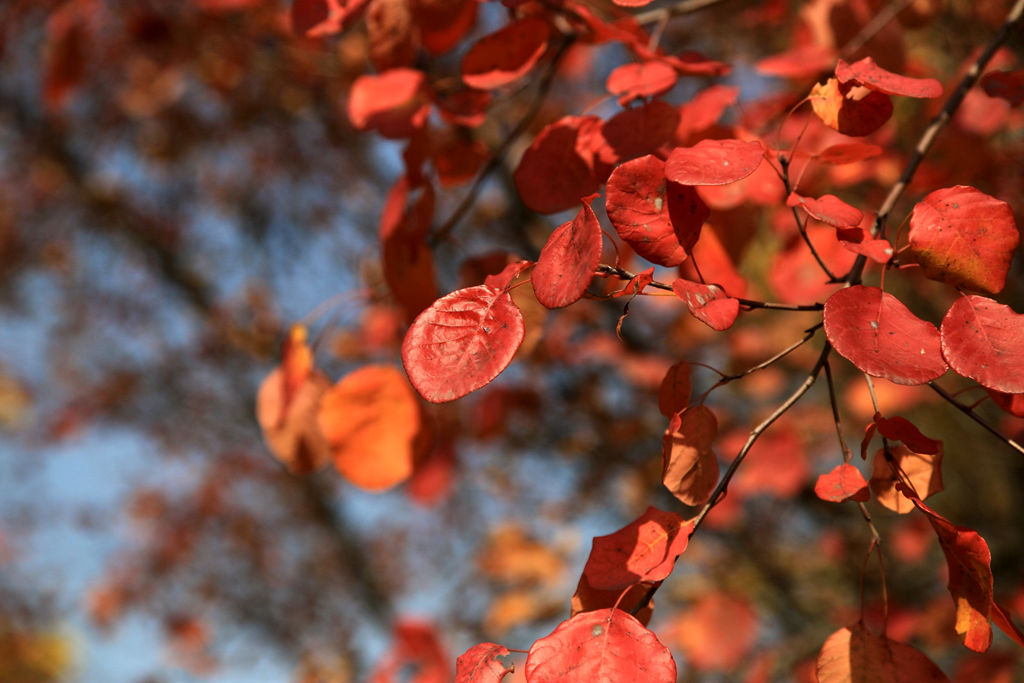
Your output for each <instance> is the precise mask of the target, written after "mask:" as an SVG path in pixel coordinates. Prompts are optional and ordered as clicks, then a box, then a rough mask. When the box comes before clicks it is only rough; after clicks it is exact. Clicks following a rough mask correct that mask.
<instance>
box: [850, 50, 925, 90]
mask: <svg viewBox="0 0 1024 683" xmlns="http://www.w3.org/2000/svg"><path fill="white" fill-rule="evenodd" d="M836 78H838V79H839V82H840V83H842V84H843V85H846V84H847V83H850V82H851V81H852V82H853V83H854V84H856V85H862V86H864V87H865V88H868V89H869V90H874V91H875V92H880V93H885V94H886V95H905V96H907V97H925V98H931V97H941V96H942V84H941V83H939V82H938V81H937V80H935V79H934V78H910V77H909V76H901V75H899V74H894V73H893V72H891V71H886V70H885V69H883V68H882V67H880V66H878V65H877V64H875V60H873V59H871V57H865V58H864V59H862V60H860V61H859V62H854V63H853V64H847V63H846V62H844V61H843V60H841V59H840V60H839V64H838V65H837V66H836Z"/></svg>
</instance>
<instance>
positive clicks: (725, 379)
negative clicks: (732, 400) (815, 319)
mask: <svg viewBox="0 0 1024 683" xmlns="http://www.w3.org/2000/svg"><path fill="white" fill-rule="evenodd" d="M822 325H824V323H818V324H817V325H814V326H813V327H809V328H807V329H806V330H804V336H803V337H801V338H800V339H798V340H797V341H795V342H793V343H792V344H790V345H789V346H787V347H786V348H784V349H782V350H781V351H779V352H778V353H776V354H775V355H774V356H772V357H771V358H769V359H768V360H765V361H762V362H760V363H758V364H757V365H754V366H752V367H749V368H747V369H746V370H744V371H743V372H740V373H737V374H735V375H722V378H721V379H720V380H718V382H717V383H716V385H715V387H712V388H717V387H720V386H724V385H726V384H728V383H729V382H734V381H736V380H738V379H741V378H743V377H746V376H747V375H750V374H752V373H755V372H757V371H758V370H764V369H765V368H767V367H768V366H770V365H772V364H774V363H776V362H777V361H780V360H782V359H783V358H785V357H786V356H788V355H789V354H790V353H792V352H793V351H796V350H797V349H798V348H800V347H801V346H803V345H804V344H806V343H807V342H809V341H810V340H811V338H812V337H813V336H814V334H815V333H816V332H817V331H818V330H819V329H821V327H822ZM825 368H826V370H827V369H828V364H827V363H826V364H825Z"/></svg>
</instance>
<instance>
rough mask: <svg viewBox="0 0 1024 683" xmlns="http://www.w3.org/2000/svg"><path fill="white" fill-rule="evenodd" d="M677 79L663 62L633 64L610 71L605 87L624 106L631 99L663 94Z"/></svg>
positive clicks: (674, 73)
mask: <svg viewBox="0 0 1024 683" xmlns="http://www.w3.org/2000/svg"><path fill="white" fill-rule="evenodd" d="M677 78H678V76H677V75H676V70H675V69H673V68H672V67H671V66H669V65H668V64H666V63H665V62H662V61H659V60H651V61H647V62H634V63H632V64H623V65H622V66H618V67H615V68H614V69H612V72H611V73H610V74H609V75H608V80H607V82H606V84H605V87H606V88H607V89H608V92H609V93H611V94H612V95H617V96H618V98H619V104H621V105H623V106H625V105H626V104H627V103H629V101H630V100H632V99H636V98H646V97H657V96H658V95H663V94H665V93H666V92H668V91H669V90H671V89H672V87H673V86H674V85H675V84H676V79H677Z"/></svg>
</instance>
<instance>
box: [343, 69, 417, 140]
mask: <svg viewBox="0 0 1024 683" xmlns="http://www.w3.org/2000/svg"><path fill="white" fill-rule="evenodd" d="M429 113H430V104H429V103H428V102H427V97H426V76H425V75H424V73H423V72H422V71H419V70H417V69H391V70H389V71H385V72H384V73H381V74H376V75H364V76H360V77H359V78H357V79H356V80H355V83H353V84H352V90H351V92H349V96H348V118H349V120H350V121H352V125H353V126H355V127H356V128H358V129H359V130H376V131H377V132H378V133H380V134H381V135H383V136H384V137H386V138H407V137H409V136H410V135H412V134H413V131H415V130H416V129H417V128H420V127H421V126H423V124H424V123H425V122H426V120H427V115H428V114H429Z"/></svg>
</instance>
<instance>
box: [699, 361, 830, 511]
mask: <svg viewBox="0 0 1024 683" xmlns="http://www.w3.org/2000/svg"><path fill="white" fill-rule="evenodd" d="M831 351H832V345H831V344H829V343H828V342H825V348H823V349H822V350H821V355H819V356H818V361H817V362H816V363H815V364H814V367H813V368H811V371H810V372H809V373H807V378H806V379H804V381H803V383H802V384H801V385H800V386H799V387H798V388H797V390H796V391H794V392H793V393H792V394H790V395H789V398H787V399H786V400H785V401H783V402H782V403H781V404H780V405H779V407H778V408H776V409H775V411H774V412H773V413H772V414H771V415H769V416H768V417H766V418H765V419H764V420H762V421H761V423H760V424H758V425H757V426H756V427H754V428H753V429H752V430H750V436H748V437H747V441H746V443H744V444H743V448H741V449H740V452H739V453H737V454H736V457H735V458H734V459H733V461H732V462H731V463H730V464H729V469H727V470H726V471H725V474H724V475H723V476H722V479H721V481H719V482H718V486H716V487H715V490H714V491H712V492H711V496H710V497H709V498H708V502H706V503H705V504H704V507H702V508H701V510H700V512H699V513H698V514H697V516H696V517H694V518H693V530H694V531H697V528H698V527H699V526H700V525H701V523H703V522H704V518H705V517H707V515H708V513H709V512H710V511H711V508H713V507H714V506H715V505H717V504H718V503H719V502H721V500H722V498H724V497H725V494H726V491H727V489H728V488H729V482H730V481H732V478H733V475H735V474H736V470H737V468H739V466H740V464H741V463H742V462H743V459H744V458H746V457H747V453H749V452H750V449H751V448H752V447H753V446H754V443H756V442H757V440H758V439H759V438H760V437H761V435H762V434H763V433H764V431H765V430H766V429H768V427H770V426H771V425H772V423H774V422H775V421H776V420H778V419H779V418H780V417H782V416H783V415H785V414H786V412H787V411H789V409H790V408H792V407H793V406H794V405H796V402H797V401H799V400H800V399H801V398H803V396H804V394H806V393H807V392H808V391H809V390H810V388H811V387H812V386H813V385H814V381H815V380H816V379H817V378H818V373H820V372H821V369H822V368H823V367H824V366H825V363H826V362H828V356H829V353H831Z"/></svg>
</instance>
